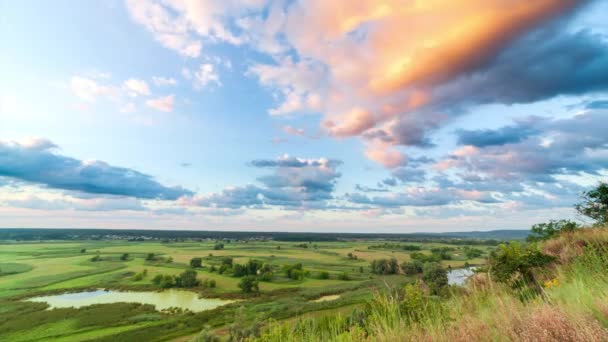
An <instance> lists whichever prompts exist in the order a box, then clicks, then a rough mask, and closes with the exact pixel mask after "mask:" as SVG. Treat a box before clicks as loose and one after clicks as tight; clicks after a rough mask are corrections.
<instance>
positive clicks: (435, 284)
mask: <svg viewBox="0 0 608 342" xmlns="http://www.w3.org/2000/svg"><path fill="white" fill-rule="evenodd" d="M422 280H424V282H425V284H426V285H427V286H428V287H429V288H430V289H431V293H432V294H435V295H438V294H441V290H442V289H443V288H444V287H445V286H447V285H448V272H447V271H446V270H445V269H444V268H443V267H441V265H439V263H436V262H427V263H425V264H424V266H423V267H422Z"/></svg>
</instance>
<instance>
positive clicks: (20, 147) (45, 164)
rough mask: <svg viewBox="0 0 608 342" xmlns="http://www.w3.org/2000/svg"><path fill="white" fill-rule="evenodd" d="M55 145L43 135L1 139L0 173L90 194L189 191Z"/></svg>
mask: <svg viewBox="0 0 608 342" xmlns="http://www.w3.org/2000/svg"><path fill="white" fill-rule="evenodd" d="M55 148H56V146H55V145H54V144H53V143H52V142H50V141H48V140H45V139H38V140H37V139H30V140H29V141H28V142H23V143H20V142H15V141H0V176H4V177H9V178H12V179H16V180H20V181H23V182H27V183H33V184H38V185H42V186H45V187H48V188H51V189H60V190H73V191H80V192H83V193H89V194H105V195H117V196H128V197H135V198H146V199H163V200H174V199H177V198H179V197H181V196H184V195H191V194H192V192H191V191H189V190H187V189H184V188H181V187H167V186H164V185H162V184H160V183H158V182H157V181H156V180H154V178H153V177H152V176H149V175H146V174H144V173H141V172H138V171H135V170H133V169H128V168H122V167H117V166H112V165H109V164H107V163H105V162H103V161H96V160H89V161H82V160H78V159H74V158H70V157H65V156H62V155H59V154H56V153H55V152H54V149H55Z"/></svg>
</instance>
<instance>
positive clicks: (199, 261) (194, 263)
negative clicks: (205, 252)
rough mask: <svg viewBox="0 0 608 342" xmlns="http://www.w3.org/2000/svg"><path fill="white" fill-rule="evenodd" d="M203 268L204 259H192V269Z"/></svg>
mask: <svg viewBox="0 0 608 342" xmlns="http://www.w3.org/2000/svg"><path fill="white" fill-rule="evenodd" d="M202 266H203V259H201V258H192V259H190V267H192V268H200V267H202Z"/></svg>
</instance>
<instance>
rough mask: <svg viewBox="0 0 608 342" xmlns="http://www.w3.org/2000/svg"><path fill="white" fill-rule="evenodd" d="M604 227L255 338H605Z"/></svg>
mask: <svg viewBox="0 0 608 342" xmlns="http://www.w3.org/2000/svg"><path fill="white" fill-rule="evenodd" d="M606 270H608V228H595V229H580V230H578V231H576V232H571V233H564V234H561V235H559V236H557V237H556V238H553V239H551V240H548V241H545V242H543V243H541V244H538V245H535V244H531V245H527V246H524V245H522V244H519V243H511V244H510V245H508V246H500V247H499V249H498V251H497V252H496V253H495V254H494V255H493V256H492V257H491V258H490V262H489V265H488V267H487V268H486V269H485V272H480V273H478V274H476V275H475V276H474V277H473V278H472V279H471V280H470V281H469V283H468V285H467V287H466V288H464V289H451V291H450V293H449V294H446V295H444V296H442V297H437V296H430V295H429V294H428V291H427V289H426V288H425V285H424V284H423V283H420V282H419V283H414V284H409V285H406V286H405V288H390V289H388V290H386V291H378V292H376V293H375V295H374V298H373V300H372V301H370V302H369V303H368V304H367V305H366V306H364V307H362V308H361V309H360V310H354V311H351V313H350V314H341V313H338V314H332V315H326V316H320V317H319V316H317V317H303V318H301V319H299V320H295V321H290V322H288V323H277V322H274V323H271V324H270V325H269V326H268V328H267V329H266V331H265V332H264V333H263V334H262V336H261V337H260V338H258V339H257V340H258V341H320V340H323V341H607V340H608V330H607V327H608V272H606Z"/></svg>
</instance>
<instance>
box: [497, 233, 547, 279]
mask: <svg viewBox="0 0 608 342" xmlns="http://www.w3.org/2000/svg"><path fill="white" fill-rule="evenodd" d="M553 259H554V258H553V257H551V256H549V255H545V254H543V253H541V252H540V251H539V250H538V247H537V246H536V244H522V243H520V242H518V241H512V242H510V243H509V244H508V245H504V244H501V245H499V246H498V249H497V250H496V251H493V252H492V253H490V257H489V258H488V271H489V273H490V275H491V276H492V278H493V279H494V280H496V281H498V282H502V283H506V284H508V285H509V286H511V287H512V288H514V289H518V288H523V287H525V286H527V285H532V286H533V287H535V288H537V289H540V285H539V284H538V282H537V281H536V278H535V277H534V273H533V269H534V268H536V267H542V266H545V265H547V264H548V263H549V262H551V261H552V260H553Z"/></svg>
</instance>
